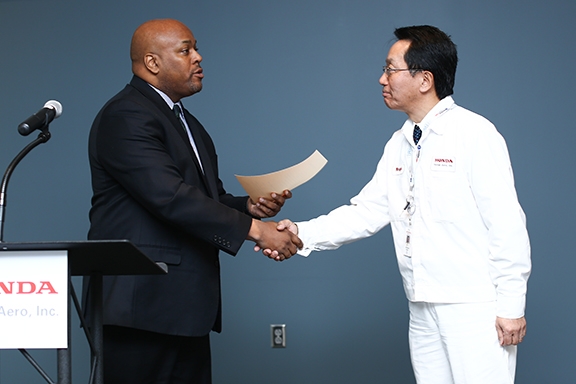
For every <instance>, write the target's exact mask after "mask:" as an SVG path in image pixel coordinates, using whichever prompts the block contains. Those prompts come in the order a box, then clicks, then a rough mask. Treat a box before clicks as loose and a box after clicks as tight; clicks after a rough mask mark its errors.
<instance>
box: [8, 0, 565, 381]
mask: <svg viewBox="0 0 576 384" xmlns="http://www.w3.org/2000/svg"><path fill="white" fill-rule="evenodd" d="M574 16H576V2H574V1H566V0H549V1H538V0H525V1H519V0H511V1H495V0H482V1H479V0H477V1H457V0H440V1H425V0H406V1H384V0H378V1H376V0H362V1H351V0H348V1H346V0H291V1H279V0H251V1H234V0H213V1H208V0H203V1H163V2H158V1H150V0H139V1H135V0H130V1H117V0H102V1H86V0H75V1H72V0H51V1H48V0H44V1H33V0H29V1H26V0H20V1H18V0H13V1H6V0H0V36H1V38H0V55H1V62H0V69H1V70H0V87H1V88H0V89H1V91H0V118H1V120H0V170H2V171H3V170H4V169H5V168H6V166H7V165H8V163H9V162H10V160H11V159H12V158H13V157H14V156H15V155H16V153H17V152H18V151H19V150H20V149H21V148H23V147H24V146H25V145H26V144H27V143H28V142H30V141H31V140H32V139H33V137H35V135H33V136H29V137H22V136H20V135H19V134H18V133H17V130H16V127H17V125H18V124H19V123H20V122H21V121H22V120H23V119H25V118H26V117H28V116H29V115H30V114H31V113H33V112H36V111H37V110H38V109H39V108H40V107H42V105H43V104H44V102H45V101H46V100H48V99H57V100H59V101H60V102H62V104H63V106H64V113H63V115H62V117H60V118H59V119H58V120H56V121H54V123H52V125H51V131H52V134H53V138H52V140H51V141H50V142H48V143H47V144H43V145H42V146H40V147H38V148H37V149H35V150H34V151H33V152H32V153H31V154H30V155H29V156H28V157H27V158H25V159H24V160H23V161H22V163H21V164H20V166H19V167H18V169H17V170H16V172H15V173H14V176H13V177H12V180H11V183H10V188H9V190H8V206H7V214H6V226H5V240H6V241H39V240H82V239H85V238H86V232H87V229H88V224H89V223H88V218H87V213H88V209H89V207H90V196H91V193H90V180H89V170H88V162H87V155H86V149H87V136H88V130H89V127H90V124H91V122H92V119H93V118H94V116H95V114H96V113H97V111H98V109H99V108H100V107H101V106H102V104H103V103H104V102H105V101H106V100H107V99H108V98H110V97H111V96H112V95H113V94H114V93H116V92H117V91H118V90H120V89H121V88H122V87H123V86H124V84H125V83H127V82H128V81H129V79H130V63H129V58H128V46H129V41H130V37H131V34H132V32H133V30H134V29H135V28H136V26H138V25H139V24H140V23H142V22H143V21H145V20H148V19H151V18H159V17H174V18H178V19H180V20H181V21H183V22H185V23H186V24H188V25H189V26H190V27H191V29H192V30H193V32H194V34H195V36H196V38H197V39H198V42H199V48H200V52H201V54H202V55H203V56H204V62H203V67H204V69H205V75H206V77H205V80H204V90H203V91H202V92H201V93H200V94H198V95H195V96H193V97H192V98H189V99H187V100H185V101H184V102H185V105H186V106H187V108H188V109H189V110H190V111H192V112H193V113H194V114H195V115H196V116H197V117H198V118H199V119H200V121H202V122H203V123H204V125H205V126H206V127H207V129H208V130H209V131H210V132H211V134H212V136H213V139H214V141H215V143H216V146H217V149H218V152H219V158H220V167H221V177H222V179H223V180H224V183H225V185H226V186H227V188H228V189H229V190H230V191H231V192H233V193H236V194H242V193H243V191H242V189H241V187H240V185H239V184H238V182H237V181H236V179H235V178H234V176H233V175H234V173H237V174H258V173H265V172H270V171H274V170H277V169H280V168H283V167H286V166H289V165H292V164H294V163H296V162H299V161H300V160H302V159H304V158H305V157H306V156H308V155H309V154H311V153H312V152H313V151H314V150H315V149H319V150H320V151H321V152H322V153H323V154H324V155H325V156H326V157H327V158H328V160H329V162H328V164H327V166H326V167H325V168H324V169H323V170H322V172H321V173H320V174H319V175H318V176H317V177H316V178H314V179H313V180H311V181H310V182H309V183H308V184H306V185H304V186H301V187H299V188H297V189H296V190H294V198H293V199H292V201H290V204H289V205H288V206H287V207H286V208H285V209H284V210H283V212H282V215H281V216H282V217H290V218H293V219H297V220H303V219H307V218H311V217H314V216H317V215H319V214H321V213H325V212H327V211H328V210H330V209H331V208H333V207H336V206H337V205H340V204H344V203H346V202H347V201H348V199H349V198H350V197H351V196H353V195H354V194H356V193H357V192H358V191H359V190H360V188H361V187H362V186H363V185H364V184H365V183H366V182H367V181H368V180H369V179H370V177H371V175H372V173H373V172H374V169H375V165H376V162H377V161H378V159H379V157H380V155H381V153H382V149H383V146H384V143H385V142H386V141H387V139H388V138H389V137H390V136H391V134H392V132H393V131H394V130H396V129H398V128H399V127H400V125H401V123H402V122H403V120H404V119H405V116H404V115H403V114H401V113H399V112H395V111H389V110H387V109H386V107H385V106H384V104H383V102H382V97H381V87H380V86H379V85H378V83H377V81H378V78H379V76H380V74H381V71H382V65H383V63H384V60H385V57H386V53H387V50H388V48H389V45H390V41H391V38H392V31H393V29H394V28H395V27H399V26H404V25H413V24H433V25H437V26H438V27H440V28H441V29H443V30H445V31H446V32H447V33H449V34H451V35H452V37H453V39H454V41H455V43H456V44H457V45H458V47H459V53H460V65H459V69H458V73H457V81H456V93H455V99H456V102H457V103H459V104H461V105H463V106H466V107H468V108H469V109H472V110H474V111H477V112H479V113H481V114H483V115H485V116H486V117H488V118H489V119H491V120H492V121H493V122H494V123H495V124H496V126H497V127H498V128H499V130H500V131H501V132H502V134H503V135H504V136H505V138H506V139H507V142H508V145H509V150H510V155H511V158H512V163H513V166H514V170H515V177H516V185H517V188H518V194H519V198H520V201H521V203H522V205H523V207H524V209H525V211H526V214H527V217H528V227H529V232H530V235H531V241H532V250H533V264H534V272H533V275H532V277H531V279H530V282H529V294H528V308H527V314H526V315H527V318H528V332H529V333H528V336H527V337H526V339H525V341H524V343H523V344H522V345H521V346H520V349H519V361H518V373H517V382H518V383H538V384H539V383H555V384H559V383H573V382H575V380H576V366H575V364H574V361H576V352H575V349H574V342H575V341H576V336H575V332H574V327H573V319H574V317H575V316H576V311H575V309H574V299H573V296H572V294H573V293H574V292H575V288H576V283H575V279H574V271H575V267H576V258H575V254H574V243H573V241H574V237H573V236H574V235H573V233H574V219H573V217H572V216H574V212H575V211H576V207H575V202H574V201H575V199H574V193H575V192H576V188H575V178H574V172H573V171H571V170H570V168H569V166H572V165H573V164H574V162H575V160H576V159H575V153H576V151H575V149H574V145H575V139H576V134H575V129H574V117H573V115H572V114H573V112H574V109H575V107H576V105H575V103H574V89H576V80H575V78H574V76H573V73H572V72H573V68H574V65H575V64H576V63H575V61H576V60H575V59H576V54H575V51H574V42H573V39H574V36H576V24H575V23H574V22H573V20H574ZM222 275H223V291H224V332H223V333H222V334H219V335H216V334H215V335H214V336H213V337H212V342H213V359H214V378H215V380H214V381H215V383H218V384H224V383H250V384H259V383H262V384H264V383H274V384H283V383H290V384H292V383H304V384H305V383H413V382H414V379H413V376H412V372H411V367H410V361H409V354H408V349H407V335H406V333H407V325H406V323H407V308H406V307H407V305H406V299H405V297H404V293H403V291H402V288H401V282H400V277H399V273H398V270H397V267H396V262H395V257H394V253H393V247H392V243H391V236H390V231H389V229H388V228H386V229H384V230H382V231H381V232H380V233H378V234H377V235H375V236H373V237H372V238H370V239H367V240H363V241H361V242H357V243H354V244H351V245H348V246H346V247H344V248H342V249H340V250H338V251H332V252H325V253H316V254H313V255H312V256H311V257H309V258H308V259H305V258H301V257H296V256H295V257H294V258H293V259H291V260H289V261H287V262H284V263H274V262H271V261H269V260H267V259H265V258H264V257H263V256H262V255H261V254H256V253H254V252H253V251H252V250H251V246H250V245H249V244H246V245H245V246H244V247H243V249H242V251H241V252H240V254H239V255H238V256H237V257H236V258H232V257H229V256H227V255H222ZM75 284H76V285H78V280H76V281H75ZM174 310H178V309H177V308H175V309H174ZM74 321H75V325H74V334H73V342H72V350H73V354H74V357H73V364H74V371H73V374H74V382H87V367H88V352H87V347H86V342H85V341H83V339H82V334H81V333H80V331H79V329H78V325H77V320H74ZM272 323H285V324H286V325H287V344H288V345H287V348H286V349H274V350H273V349H271V348H270V335H269V326H270V324H272ZM471 347H473V346H471ZM33 353H34V355H35V356H38V358H39V359H40V360H41V361H45V362H46V363H47V364H49V365H50V364H53V363H54V361H55V353H54V352H53V351H33ZM48 370H49V371H50V372H55V368H53V367H52V366H50V367H48ZM41 382H42V380H41V378H40V377H39V375H38V374H37V373H36V372H35V371H33V370H32V368H30V367H29V366H28V365H27V363H26V362H25V361H24V359H23V357H22V356H20V354H19V353H18V352H17V351H1V352H0V383H2V384H9V383H41Z"/></svg>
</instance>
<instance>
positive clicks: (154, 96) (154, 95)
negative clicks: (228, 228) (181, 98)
mask: <svg viewBox="0 0 576 384" xmlns="http://www.w3.org/2000/svg"><path fill="white" fill-rule="evenodd" d="M130 85H132V86H133V87H134V88H136V89H138V90H139V91H140V92H141V93H142V94H143V95H144V96H146V98H147V99H148V100H150V101H151V102H152V103H153V104H154V105H155V106H156V107H157V108H159V109H160V111H161V112H162V113H163V114H164V116H165V117H166V118H167V119H168V120H170V122H171V123H172V125H173V127H174V129H176V131H177V132H178V135H180V137H181V138H182V140H184V142H185V143H186V145H187V147H188V150H189V152H190V157H191V158H192V161H193V162H194V165H195V166H196V169H197V170H198V173H200V174H201V175H202V179H203V180H204V184H205V186H206V189H207V190H208V192H209V194H210V196H211V197H212V198H213V199H214V200H218V188H217V187H216V179H217V175H216V174H215V171H214V169H213V168H212V166H211V162H210V156H209V155H208V151H207V150H206V145H205V143H204V142H203V141H202V140H201V135H200V128H199V127H198V123H197V122H196V121H195V119H189V118H188V117H187V115H189V112H188V111H186V110H184V116H185V118H186V122H187V123H188V127H190V130H191V132H190V133H191V134H192V138H193V139H194V142H195V143H196V149H198V154H199V156H200V159H201V160H202V166H203V167H204V172H202V167H201V166H200V163H199V162H198V158H197V157H196V153H195V152H194V148H192V144H191V143H190V140H189V139H188V134H187V133H186V131H185V129H184V128H183V127H182V124H180V122H179V121H178V118H177V117H176V115H175V114H174V113H173V111H172V110H171V109H170V107H168V104H166V102H165V101H164V100H163V99H162V97H161V96H160V95H159V94H158V92H156V91H155V90H154V89H152V87H150V85H148V83H146V82H145V81H144V80H142V79H140V78H139V77H137V76H133V77H132V81H131V82H130ZM192 120H193V121H192ZM191 121H192V123H191Z"/></svg>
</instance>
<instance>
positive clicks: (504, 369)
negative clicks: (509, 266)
mask: <svg viewBox="0 0 576 384" xmlns="http://www.w3.org/2000/svg"><path fill="white" fill-rule="evenodd" d="M409 307H410V327H409V340H410V355H411V358H412V367H413V369H414V374H415V376H416V382H417V383H418V384H513V383H514V374H515V370H516V346H509V347H501V346H500V343H499V342H498V333H497V331H496V304H495V302H488V303H465V304H434V303H414V302H410V303H409Z"/></svg>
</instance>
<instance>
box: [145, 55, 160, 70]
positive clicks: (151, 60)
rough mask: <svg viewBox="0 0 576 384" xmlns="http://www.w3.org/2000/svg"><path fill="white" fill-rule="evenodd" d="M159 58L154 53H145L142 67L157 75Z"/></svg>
mask: <svg viewBox="0 0 576 384" xmlns="http://www.w3.org/2000/svg"><path fill="white" fill-rule="evenodd" d="M159 64H160V58H159V57H158V55H156V54H155V53H147V54H146V55H144V66H145V67H146V69H148V70H149V71H150V72H152V73H153V74H155V75H157V74H158V72H160V65H159Z"/></svg>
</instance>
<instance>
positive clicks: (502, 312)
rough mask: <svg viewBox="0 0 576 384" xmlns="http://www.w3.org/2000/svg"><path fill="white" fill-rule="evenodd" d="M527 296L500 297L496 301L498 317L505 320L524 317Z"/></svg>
mask: <svg viewBox="0 0 576 384" xmlns="http://www.w3.org/2000/svg"><path fill="white" fill-rule="evenodd" d="M525 309H526V295H522V296H518V297H509V296H508V297H506V296H498V298H497V299H496V316H498V317H501V318H503V319H519V318H521V317H524V310H525Z"/></svg>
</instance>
